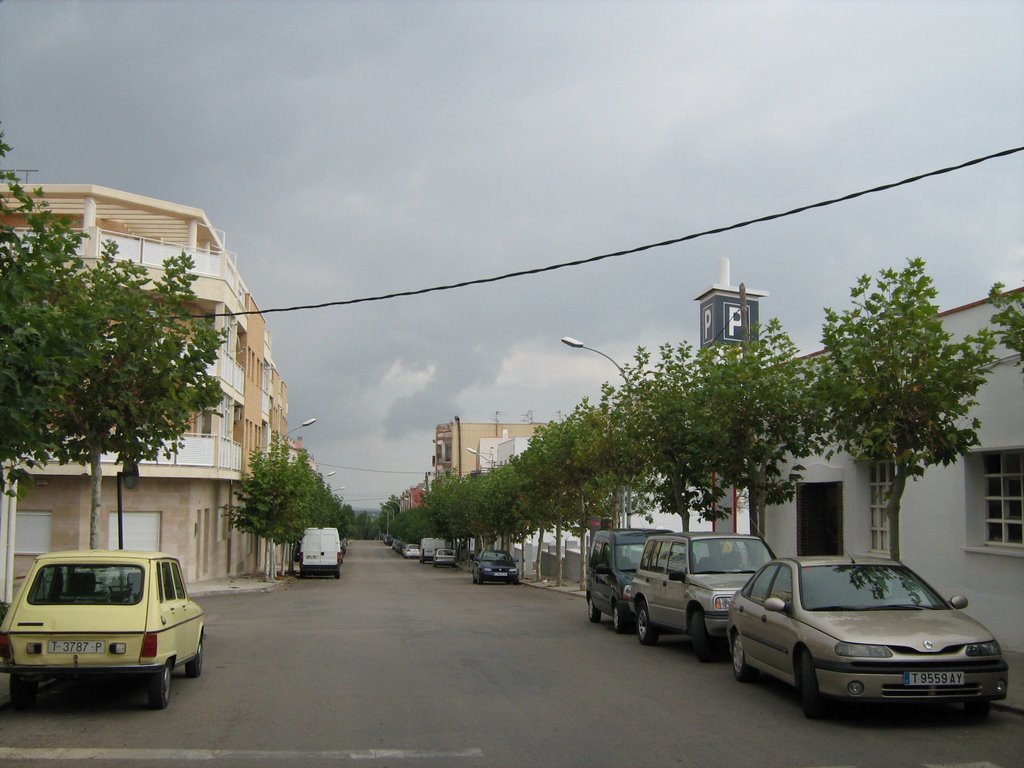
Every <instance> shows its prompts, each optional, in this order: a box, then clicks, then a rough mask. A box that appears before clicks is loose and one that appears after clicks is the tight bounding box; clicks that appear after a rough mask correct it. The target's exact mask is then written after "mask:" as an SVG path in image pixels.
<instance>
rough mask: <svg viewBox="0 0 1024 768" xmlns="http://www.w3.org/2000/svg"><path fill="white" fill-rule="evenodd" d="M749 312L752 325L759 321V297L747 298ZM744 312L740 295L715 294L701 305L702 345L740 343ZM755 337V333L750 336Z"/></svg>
mask: <svg viewBox="0 0 1024 768" xmlns="http://www.w3.org/2000/svg"><path fill="white" fill-rule="evenodd" d="M747 312H748V314H749V315H750V318H749V320H750V325H751V327H753V326H756V325H757V322H758V311H757V299H751V298H749V297H748V298H747ZM743 332H744V328H743V312H742V309H741V306H740V299H739V296H736V295H726V294H721V293H718V294H714V295H712V296H710V297H708V298H707V299H706V300H705V301H702V302H701V305H700V345H701V347H706V346H708V345H710V344H714V343H715V342H720V341H724V342H726V343H729V344H739V343H740V342H742V341H743ZM750 338H751V339H754V338H755V336H754V335H753V333H752V334H751V336H750Z"/></svg>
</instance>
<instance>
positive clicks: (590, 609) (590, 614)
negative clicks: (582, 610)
mask: <svg viewBox="0 0 1024 768" xmlns="http://www.w3.org/2000/svg"><path fill="white" fill-rule="evenodd" d="M587 618H588V619H590V623H591V624H597V623H598V622H599V621H601V612H600V611H599V610H597V606H595V605H594V601H593V600H591V599H590V595H587Z"/></svg>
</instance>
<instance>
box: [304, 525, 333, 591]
mask: <svg viewBox="0 0 1024 768" xmlns="http://www.w3.org/2000/svg"><path fill="white" fill-rule="evenodd" d="M343 557H344V555H343V554H342V551H341V537H340V536H339V535H338V529H337V528H307V529H306V530H305V532H304V533H303V534H302V542H301V543H300V544H299V551H298V552H296V554H295V559H296V561H297V562H298V564H299V578H302V579H304V578H306V576H309V575H316V576H334V578H336V579H340V578H341V561H342V558H343Z"/></svg>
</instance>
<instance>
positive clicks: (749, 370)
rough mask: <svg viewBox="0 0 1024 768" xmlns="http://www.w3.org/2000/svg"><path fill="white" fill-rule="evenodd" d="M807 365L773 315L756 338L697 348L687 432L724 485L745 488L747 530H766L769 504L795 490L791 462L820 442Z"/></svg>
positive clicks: (795, 473) (794, 468) (796, 477)
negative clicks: (692, 415) (692, 422)
mask: <svg viewBox="0 0 1024 768" xmlns="http://www.w3.org/2000/svg"><path fill="white" fill-rule="evenodd" d="M812 366H813V363H811V362H809V361H808V360H806V359H805V358H801V357H798V356H797V349H796V345H795V344H793V342H792V341H791V340H790V338H789V336H787V335H786V333H785V332H784V331H783V330H782V327H781V325H780V324H779V323H778V321H777V320H772V321H771V322H769V323H768V324H767V325H766V326H764V327H763V328H761V329H760V334H759V338H757V339H756V340H754V341H749V342H745V343H744V344H743V345H742V346H737V345H724V344H716V345H713V346H710V347H706V348H705V349H703V350H701V352H700V353H699V354H698V356H697V365H696V372H695V381H694V389H693V392H692V395H691V398H692V400H693V401H694V411H695V412H696V413H697V414H698V415H697V416H696V418H695V424H696V427H695V429H694V430H693V431H692V432H691V434H690V439H691V440H693V439H694V438H696V441H695V442H696V444H697V445H698V446H699V449H700V450H701V451H703V452H706V453H707V455H708V457H709V460H710V461H711V462H712V463H713V466H714V468H715V470H716V472H717V474H718V477H719V478H720V480H721V482H722V484H723V485H726V486H730V485H731V486H735V487H738V488H744V489H746V491H747V494H748V497H749V503H750V532H751V533H754V534H756V535H758V536H764V535H765V526H764V513H765V507H766V505H768V504H781V503H783V502H786V501H789V500H791V499H792V498H793V496H794V495H795V494H796V489H797V483H798V482H799V480H800V472H801V471H802V470H803V467H802V466H800V465H799V464H790V462H791V461H792V460H793V459H796V460H799V459H801V458H803V457H805V456H809V455H810V454H811V453H813V452H814V451H815V449H817V448H818V446H819V435H820V432H821V427H820V419H819V417H818V412H819V409H818V407H817V404H816V400H815V395H814V391H813V381H814V377H813V375H812V373H811V368H812ZM787 464H790V466H789V470H788V471H784V468H785V467H786V465H787Z"/></svg>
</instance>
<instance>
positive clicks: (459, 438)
mask: <svg viewBox="0 0 1024 768" xmlns="http://www.w3.org/2000/svg"><path fill="white" fill-rule="evenodd" d="M539 426H542V425H541V424H540V423H537V422H530V423H526V424H511V423H501V422H497V421H491V422H464V421H462V420H461V419H460V418H459V417H458V416H456V417H454V418H453V419H452V420H451V421H450V422H447V423H445V424H438V425H437V426H436V427H435V428H434V455H433V457H432V459H431V463H432V465H433V467H434V474H435V475H445V474H450V473H454V474H457V475H459V476H460V477H462V476H465V475H471V474H474V473H484V472H489V471H490V470H491V469H493V468H494V467H498V466H501V465H502V464H504V463H506V462H507V461H508V460H509V459H510V458H511V457H512V456H513V455H516V454H518V453H522V452H523V451H524V450H526V446H527V444H528V441H529V438H531V437H533V435H534V433H535V432H536V431H537V427H539Z"/></svg>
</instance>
